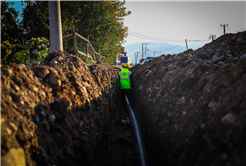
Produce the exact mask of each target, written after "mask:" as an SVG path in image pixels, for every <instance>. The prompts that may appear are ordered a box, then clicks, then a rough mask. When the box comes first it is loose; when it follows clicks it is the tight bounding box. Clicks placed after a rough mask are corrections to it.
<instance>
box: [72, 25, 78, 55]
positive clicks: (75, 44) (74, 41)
mask: <svg viewBox="0 0 246 166" xmlns="http://www.w3.org/2000/svg"><path fill="white" fill-rule="evenodd" d="M72 33H73V47H74V53H75V55H76V56H78V50H77V42H76V34H75V30H74V27H73V25H72Z"/></svg>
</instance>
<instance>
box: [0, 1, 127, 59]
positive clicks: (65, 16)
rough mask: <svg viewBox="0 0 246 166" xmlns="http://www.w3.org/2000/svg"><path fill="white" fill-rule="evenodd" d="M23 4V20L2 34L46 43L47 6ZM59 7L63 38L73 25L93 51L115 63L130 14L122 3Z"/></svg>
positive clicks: (78, 3) (63, 4)
mask: <svg viewBox="0 0 246 166" xmlns="http://www.w3.org/2000/svg"><path fill="white" fill-rule="evenodd" d="M1 3H2V2H1ZM24 3H26V7H25V8H24V9H23V13H22V17H23V20H22V21H21V23H20V25H19V26H18V27H9V28H5V29H3V27H2V29H1V30H2V32H3V33H5V34H7V35H9V34H11V32H9V31H7V29H9V30H11V31H15V30H13V29H16V30H18V32H19V33H18V34H19V35H21V36H23V37H24V38H26V39H27V40H28V39H31V38H32V37H45V38H48V39H49V17H48V16H49V13H48V2H47V1H25V2H24ZM60 4H61V18H62V31H63V35H66V34H69V33H71V27H72V25H73V26H74V27H75V31H76V32H78V33H79V34H81V35H82V36H84V37H87V35H89V37H90V42H91V44H92V46H93V47H94V48H95V50H96V51H99V50H100V53H101V54H102V55H103V56H106V57H107V58H108V60H109V62H110V63H112V62H114V61H115V59H116V56H117V54H118V53H119V52H120V50H121V47H122V44H123V43H124V38H125V37H126V36H127V30H128V29H127V27H126V26H124V22H123V20H124V17H126V16H128V15H129V14H130V13H131V12H130V11H128V12H127V11H126V7H125V6H124V5H125V1H61V2H60ZM5 11H6V10H5ZM12 13H14V12H12ZM16 14H17V15H16ZM5 15H6V13H5ZM16 16H18V13H14V14H12V17H14V18H16ZM2 20H3V19H2ZM15 24H16V22H15ZM15 24H14V23H11V24H9V25H12V26H13V25H15ZM5 36H6V35H5ZM17 36H18V35H17Z"/></svg>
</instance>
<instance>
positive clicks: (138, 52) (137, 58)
mask: <svg viewBox="0 0 246 166" xmlns="http://www.w3.org/2000/svg"><path fill="white" fill-rule="evenodd" d="M138 53H140V52H137V61H136V64H137V63H138Z"/></svg>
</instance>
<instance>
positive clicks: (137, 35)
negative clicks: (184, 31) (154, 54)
mask: <svg viewBox="0 0 246 166" xmlns="http://www.w3.org/2000/svg"><path fill="white" fill-rule="evenodd" d="M128 34H129V35H130V36H134V37H138V38H143V39H148V40H152V41H163V42H183V40H174V39H164V38H157V37H151V36H147V35H142V34H139V33H135V32H131V31H129V33H128ZM187 41H189V42H203V41H207V39H203V40H187Z"/></svg>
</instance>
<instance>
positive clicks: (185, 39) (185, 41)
mask: <svg viewBox="0 0 246 166" xmlns="http://www.w3.org/2000/svg"><path fill="white" fill-rule="evenodd" d="M185 43H186V48H187V50H188V44H187V39H185Z"/></svg>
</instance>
